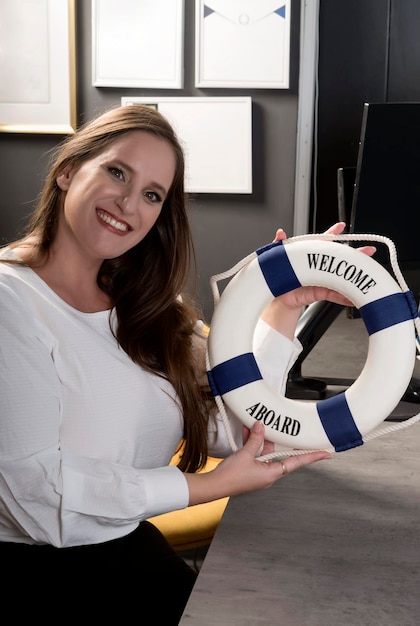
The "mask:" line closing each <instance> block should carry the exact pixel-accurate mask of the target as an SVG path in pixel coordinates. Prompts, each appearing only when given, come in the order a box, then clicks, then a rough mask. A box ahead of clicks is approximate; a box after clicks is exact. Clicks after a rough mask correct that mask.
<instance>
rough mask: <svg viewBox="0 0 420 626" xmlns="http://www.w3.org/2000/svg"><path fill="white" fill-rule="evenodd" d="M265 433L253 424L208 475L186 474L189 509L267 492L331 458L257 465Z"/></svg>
mask: <svg viewBox="0 0 420 626" xmlns="http://www.w3.org/2000/svg"><path fill="white" fill-rule="evenodd" d="M264 430H265V429H264V425H263V424H261V423H260V422H256V423H255V424H254V426H253V427H252V429H251V431H250V435H249V438H248V440H247V442H246V443H245V444H244V446H243V448H241V449H240V450H238V451H237V452H234V453H233V454H231V455H230V456H229V457H227V458H226V459H224V460H223V461H222V462H221V463H219V465H218V466H217V467H216V468H215V469H214V470H212V471H211V472H205V473H199V474H185V476H186V479H187V482H188V487H189V492H190V501H189V504H190V506H191V505H193V504H202V503H203V502H210V501H212V500H217V499H219V498H224V497H226V496H234V495H237V494H240V493H247V492H250V491H257V490H259V489H266V488H267V487H271V485H273V484H274V483H275V482H276V481H277V480H279V479H280V478H283V477H284V476H286V475H287V474H291V473H292V472H294V471H295V470H297V469H299V468H300V467H304V466H305V465H309V464H310V463H314V462H315V461H321V460H323V459H329V458H331V454H330V453H329V452H327V451H326V450H320V451H318V452H308V453H307V454H302V455H299V456H290V457H288V458H286V459H283V460H282V461H273V462H263V461H258V460H257V459H256V456H257V455H258V453H259V451H260V450H261V446H262V445H263V443H264Z"/></svg>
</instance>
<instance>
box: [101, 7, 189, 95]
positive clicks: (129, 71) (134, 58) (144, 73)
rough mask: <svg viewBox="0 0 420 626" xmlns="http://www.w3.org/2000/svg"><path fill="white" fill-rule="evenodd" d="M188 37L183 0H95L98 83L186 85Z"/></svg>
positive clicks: (161, 85) (117, 84)
mask: <svg viewBox="0 0 420 626" xmlns="http://www.w3.org/2000/svg"><path fill="white" fill-rule="evenodd" d="M183 38H184V0H153V2H151V1H150V0H119V2H118V10H117V11H116V5H115V1H114V0H92V84H93V86H94V87H142V88H152V89H181V88H182V86H183V43H184V42H183ZM110 42H112V44H111V45H110Z"/></svg>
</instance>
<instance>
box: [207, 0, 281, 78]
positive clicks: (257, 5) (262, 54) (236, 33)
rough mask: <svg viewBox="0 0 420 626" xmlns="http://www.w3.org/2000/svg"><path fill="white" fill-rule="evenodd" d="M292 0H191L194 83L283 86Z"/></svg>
mask: <svg viewBox="0 0 420 626" xmlns="http://www.w3.org/2000/svg"><path fill="white" fill-rule="evenodd" d="M290 11H291V0H259V1H258V2H254V1H252V0H195V86H196V87H219V88H241V89H288V88H289V65H290Z"/></svg>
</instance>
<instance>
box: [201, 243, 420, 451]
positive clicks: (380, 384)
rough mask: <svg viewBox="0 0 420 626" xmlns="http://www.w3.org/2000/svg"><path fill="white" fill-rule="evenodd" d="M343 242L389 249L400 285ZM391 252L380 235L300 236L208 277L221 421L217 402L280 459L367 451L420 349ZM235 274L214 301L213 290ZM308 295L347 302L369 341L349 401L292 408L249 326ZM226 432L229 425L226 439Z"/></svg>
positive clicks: (411, 303)
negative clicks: (271, 380)
mask: <svg viewBox="0 0 420 626" xmlns="http://www.w3.org/2000/svg"><path fill="white" fill-rule="evenodd" d="M349 239H357V240H363V239H368V240H377V241H381V242H383V243H386V244H387V245H388V246H389V247H390V249H391V262H392V265H393V268H394V273H395V274H396V276H397V279H398V281H399V283H400V284H398V282H397V281H396V280H395V279H394V278H393V277H392V276H391V274H390V273H389V272H388V271H387V270H386V269H384V267H383V266H382V265H380V264H379V263H378V262H377V261H375V260H374V259H373V258H371V257H369V256H367V255H364V254H362V253H360V252H358V251H357V249H355V248H353V247H350V246H345V245H342V243H337V240H338V241H340V240H341V241H345V240H349ZM334 240H336V241H334ZM392 247H393V248H394V249H395V246H394V244H393V242H392V241H391V240H389V239H387V238H385V237H381V236H377V235H353V236H352V235H341V236H340V235H333V236H332V235H313V236H311V235H306V236H300V237H294V238H292V239H288V240H285V241H284V242H276V243H273V244H269V245H268V246H265V247H264V248H261V249H259V250H257V251H256V252H254V253H253V254H251V255H249V257H247V258H246V259H244V260H243V261H242V262H240V263H239V264H237V265H236V266H235V267H234V268H232V269H231V270H230V271H229V272H226V273H225V274H219V275H217V276H214V277H212V286H213V290H214V299H215V311H214V313H213V316H212V320H211V325H210V333H209V338H208V348H207V370H208V377H209V381H210V385H211V388H212V392H213V395H214V397H215V399H216V402H217V404H218V406H219V410H220V412H221V413H222V415H224V416H225V418H226V413H225V412H224V410H223V402H225V403H226V405H227V406H228V407H229V408H230V410H231V411H232V412H233V413H234V414H235V415H236V416H237V417H238V418H239V419H240V421H241V422H242V423H243V424H245V425H246V426H248V427H249V428H251V427H252V425H253V424H254V423H255V420H259V421H262V422H263V423H264V425H265V429H266V430H265V432H266V435H265V436H266V439H268V440H269V441H272V442H274V443H275V444H276V449H277V450H278V446H279V445H281V446H284V447H285V448H286V450H289V451H290V452H292V451H299V452H300V453H302V452H303V451H309V450H317V449H331V447H332V450H333V451H335V452H340V451H344V450H348V449H350V448H353V447H356V446H359V445H362V444H363V443H364V438H366V437H365V435H367V434H368V433H371V432H372V431H374V429H375V428H377V427H378V425H379V424H380V423H381V422H383V421H384V420H385V419H386V418H387V417H388V416H389V415H390V413H391V412H392V411H393V409H394V408H395V407H396V406H397V404H398V403H399V401H400V400H401V397H402V395H403V394H404V392H405V391H406V389H407V386H408V383H409V381H410V378H411V376H412V373H413V368H414V362H415V356H416V341H417V348H418V346H419V344H418V336H419V333H418V332H416V328H418V324H419V320H418V309H417V305H416V302H415V299H414V296H413V294H412V293H411V292H410V290H409V289H408V287H407V285H406V284H405V282H404V279H403V278H402V275H401V273H400V272H399V268H398V267H397V268H395V264H396V252H393V249H392ZM233 273H236V276H234V278H232V280H231V281H230V282H229V284H228V285H227V286H226V287H225V289H224V291H223V293H222V295H221V296H220V295H219V294H218V292H217V287H215V285H216V284H217V282H218V281H219V280H221V279H223V278H226V277H228V276H229V275H232V274H233ZM310 285H312V286H313V285H318V286H324V287H327V288H329V289H333V290H335V291H337V292H339V293H341V294H343V295H344V296H346V297H347V298H348V299H349V300H351V301H352V302H353V303H354V305H355V306H356V307H357V308H358V309H359V312H360V314H361V317H362V318H363V321H364V323H365V326H366V329H367V331H368V335H369V346H368V355H367V359H366V363H365V366H364V368H363V370H362V372H361V373H360V375H359V377H358V378H357V380H355V381H354V383H353V384H352V385H351V386H350V387H349V388H348V389H347V390H346V391H345V392H343V393H339V394H337V395H336V396H333V397H331V398H328V399H326V400H321V401H319V402H316V403H315V402H304V401H298V400H292V399H289V398H286V397H285V396H282V395H280V394H278V393H277V392H275V391H274V390H273V389H272V388H270V387H269V386H268V385H267V384H266V383H265V381H264V379H263V377H262V375H261V372H260V370H259V368H258V364H257V362H256V359H255V357H254V355H253V351H252V344H253V334H254V330H255V326H256V324H257V321H258V318H259V316H260V314H261V312H262V311H263V309H264V308H265V307H266V306H267V305H268V304H269V302H270V301H271V300H272V299H273V298H274V297H276V296H279V295H281V294H284V293H286V292H288V291H291V290H293V289H296V288H297V287H300V286H310ZM400 285H401V286H400ZM215 290H216V291H215ZM222 400H223V402H222ZM415 417H416V418H417V419H418V418H420V414H419V415H418V416H415ZM412 419H413V418H412ZM227 423H228V422H227V418H226V421H225V427H226V429H227V431H228V430H229V427H228V426H227ZM228 436H229V432H228ZM230 437H231V444H232V448H233V449H236V445H235V444H234V443H233V438H232V435H231V433H230ZM279 453H280V452H279ZM272 456H273V455H272ZM260 458H263V457H260ZM264 458H265V457H264Z"/></svg>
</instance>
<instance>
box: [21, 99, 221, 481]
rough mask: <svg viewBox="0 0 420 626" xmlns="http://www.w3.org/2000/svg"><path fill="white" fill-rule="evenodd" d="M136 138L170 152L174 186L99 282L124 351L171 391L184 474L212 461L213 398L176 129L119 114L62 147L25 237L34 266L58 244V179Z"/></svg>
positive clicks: (147, 115) (99, 120)
mask: <svg viewBox="0 0 420 626" xmlns="http://www.w3.org/2000/svg"><path fill="white" fill-rule="evenodd" d="M138 130H142V131H147V132H149V133H153V134H154V135H157V136H159V137H161V138H164V139H166V140H167V141H168V142H169V143H170V144H171V146H172V147H173V150H174V153H175V157H176V169H175V176H174V180H173V182H172V185H171V188H170V189H169V193H168V195H167V198H166V199H165V202H164V204H163V207H162V211H161V213H160V215H159V218H158V219H157V221H156V223H155V225H154V226H153V228H152V229H151V230H150V231H149V233H148V234H147V235H146V237H145V238H144V239H143V240H142V241H141V242H140V243H138V244H137V245H136V246H134V247H133V248H131V249H130V250H128V251H127V252H126V253H124V254H123V255H121V256H120V257H117V258H115V259H107V260H105V261H104V262H103V263H102V266H101V268H100V271H99V273H98V279H97V280H98V285H99V286H100V287H101V289H102V290H103V291H105V292H106V293H107V294H109V295H110V297H111V300H112V302H113V304H114V307H115V311H116V315H117V328H116V331H115V336H116V338H117V340H118V342H119V344H120V345H121V347H122V348H123V349H124V350H125V351H126V353H127V354H128V355H129V356H130V357H131V358H132V360H133V361H134V362H135V363H138V364H139V365H140V366H141V367H143V368H145V369H147V370H148V371H150V372H153V373H155V374H158V375H159V376H163V377H165V378H166V379H167V380H168V381H169V382H170V383H171V384H172V385H173V387H174V389H175V391H176V394H177V397H178V399H179V403H180V407H181V411H182V414H183V419H184V432H183V437H184V446H183V450H182V456H181V460H180V463H179V467H180V468H181V469H182V470H184V471H196V470H198V469H201V468H202V467H203V465H204V463H205V461H206V458H207V452H208V448H207V427H208V420H209V407H210V404H211V397H210V395H209V392H208V387H207V386H206V385H203V384H202V383H203V380H205V362H204V359H201V360H200V363H197V359H196V355H195V353H194V351H193V336H194V328H195V323H196V321H197V319H198V316H199V311H198V309H197V307H196V305H195V304H194V303H193V302H192V300H191V299H190V298H189V297H188V296H187V294H186V293H185V291H186V287H187V283H189V281H190V278H191V269H194V270H195V269H196V268H195V254H194V246H193V241H192V234H191V230H190V225H189V221H188V217H187V206H186V194H185V191H184V173H185V163H184V155H183V150H182V147H181V145H180V142H179V140H178V138H177V136H176V134H175V132H174V129H173V128H172V126H171V125H170V124H169V122H168V121H167V120H166V118H165V117H164V116H162V115H161V114H160V113H159V112H158V111H157V110H155V109H154V108H153V107H150V106H147V105H137V104H135V105H128V106H121V107H115V108H113V109H110V110H108V111H106V112H105V113H103V114H102V115H100V116H98V117H96V118H95V119H94V120H92V121H90V122H88V123H86V124H85V125H83V126H82V127H81V128H80V129H79V130H78V131H77V132H76V133H75V134H73V135H70V136H68V137H67V138H66V139H65V140H64V142H63V143H62V144H61V145H60V146H59V147H58V149H57V150H56V151H55V153H54V154H53V156H54V159H53V161H52V163H51V167H50V169H49V172H48V175H47V177H46V180H45V183H44V187H43V190H42V191H41V194H40V197H39V200H38V203H37V206H36V208H35V210H34V212H33V214H32V216H31V218H30V220H29V223H28V228H27V232H26V236H28V235H31V234H36V237H37V241H38V246H37V249H36V252H35V254H34V255H33V257H32V259H31V261H30V264H32V263H37V262H39V261H40V260H42V259H44V258H45V256H46V255H48V251H49V249H50V246H51V244H52V242H53V241H54V238H55V236H56V232H57V226H58V219H59V202H58V199H59V194H60V189H59V188H58V185H57V183H56V179H57V176H58V175H59V174H60V173H61V172H62V171H63V170H64V168H65V167H66V166H68V165H74V166H76V167H77V166H79V165H80V164H81V163H83V162H84V161H86V160H88V159H91V158H93V157H94V156H95V155H96V154H97V153H99V152H101V151H102V150H104V149H105V148H106V147H107V146H108V145H109V144H111V143H112V142H113V141H115V140H116V139H117V138H119V137H120V136H121V135H123V134H125V133H129V132H131V131H138ZM190 288H191V287H190ZM180 295H182V298H180ZM140 402H141V398H139V403H140Z"/></svg>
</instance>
